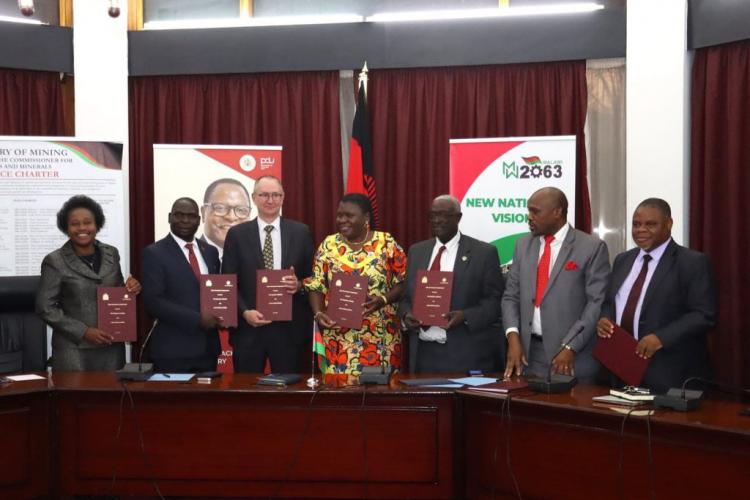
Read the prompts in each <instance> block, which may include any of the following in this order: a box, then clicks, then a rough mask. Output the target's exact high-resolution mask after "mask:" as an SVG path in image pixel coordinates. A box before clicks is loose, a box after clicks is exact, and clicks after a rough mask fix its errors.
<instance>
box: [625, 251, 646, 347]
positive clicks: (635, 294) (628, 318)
mask: <svg viewBox="0 0 750 500" xmlns="http://www.w3.org/2000/svg"><path fill="white" fill-rule="evenodd" d="M650 260H651V256H650V255H648V254H646V255H644V256H643V266H641V272H640V273H638V277H637V278H636V279H635V283H633V288H631V289H630V294H629V295H628V301H627V302H625V309H623V310H622V318H621V319H620V326H621V327H622V329H623V330H625V331H626V332H630V334H631V335H633V336H634V337H635V329H634V328H633V321H635V309H636V307H638V299H639V298H640V297H641V292H642V291H643V283H645V281H646V275H647V274H648V262H649V261H650Z"/></svg>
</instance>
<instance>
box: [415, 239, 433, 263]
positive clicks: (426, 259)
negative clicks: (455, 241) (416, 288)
mask: <svg viewBox="0 0 750 500" xmlns="http://www.w3.org/2000/svg"><path fill="white" fill-rule="evenodd" d="M429 241H430V242H431V243H432V244H431V245H424V246H423V247H422V251H421V252H419V253H418V254H417V255H415V256H414V265H415V266H416V267H415V269H429V267H430V257H432V251H433V250H434V249H435V244H436V243H435V238H432V239H431V240H429Z"/></svg>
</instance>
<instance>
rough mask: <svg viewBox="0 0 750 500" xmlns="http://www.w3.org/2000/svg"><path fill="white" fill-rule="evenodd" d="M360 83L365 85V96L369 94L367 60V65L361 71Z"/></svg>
mask: <svg viewBox="0 0 750 500" xmlns="http://www.w3.org/2000/svg"><path fill="white" fill-rule="evenodd" d="M359 85H364V87H365V96H367V61H365V65H364V66H362V71H360V72H359ZM359 85H358V86H359Z"/></svg>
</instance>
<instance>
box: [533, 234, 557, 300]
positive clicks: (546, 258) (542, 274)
mask: <svg viewBox="0 0 750 500" xmlns="http://www.w3.org/2000/svg"><path fill="white" fill-rule="evenodd" d="M554 239H555V237H554V236H552V235H550V234H548V235H546V236H545V237H544V253H542V258H541V260H539V265H538V266H537V268H536V299H535V300H534V305H535V306H536V307H541V306H542V297H544V290H545V289H546V288H547V282H548V281H549V264H550V261H551V260H552V240H554Z"/></svg>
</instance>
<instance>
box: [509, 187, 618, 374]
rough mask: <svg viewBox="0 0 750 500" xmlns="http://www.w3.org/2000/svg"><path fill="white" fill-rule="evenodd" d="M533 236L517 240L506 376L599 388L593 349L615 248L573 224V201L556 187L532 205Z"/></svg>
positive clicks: (534, 198)
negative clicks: (551, 376)
mask: <svg viewBox="0 0 750 500" xmlns="http://www.w3.org/2000/svg"><path fill="white" fill-rule="evenodd" d="M527 208H528V212H529V229H530V230H531V234H527V235H524V236H522V237H521V238H519V239H518V240H517V241H516V247H515V250H514V251H513V264H512V265H511V268H510V273H509V275H508V280H507V282H506V286H505V294H504V295H503V323H504V326H505V334H506V336H507V338H508V356H507V361H506V365H505V375H506V376H510V375H512V374H513V373H515V374H516V375H521V373H522V372H526V373H528V374H534V375H537V376H545V375H546V374H547V373H548V372H550V371H552V372H554V373H561V374H563V375H575V376H576V377H578V379H579V380H581V381H584V382H587V383H593V382H594V381H595V379H596V375H597V373H598V372H599V364H598V363H597V362H596V360H595V359H594V358H593V356H592V354H591V351H592V349H593V346H594V342H593V339H594V337H595V330H596V322H597V320H598V319H599V316H600V313H601V306H602V302H604V293H605V292H606V289H607V280H608V279H609V270H610V269H609V253H608V252H607V245H606V244H605V243H604V242H603V241H601V240H600V239H598V238H594V237H593V236H591V235H589V234H586V233H584V232H582V231H578V230H577V229H575V228H573V227H571V226H570V224H568V200H567V198H566V197H565V193H563V192H562V191H560V190H559V189H557V188H554V187H547V188H542V189H539V190H538V191H536V192H535V193H534V194H532V195H531V197H530V198H529V201H528V203H527Z"/></svg>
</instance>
